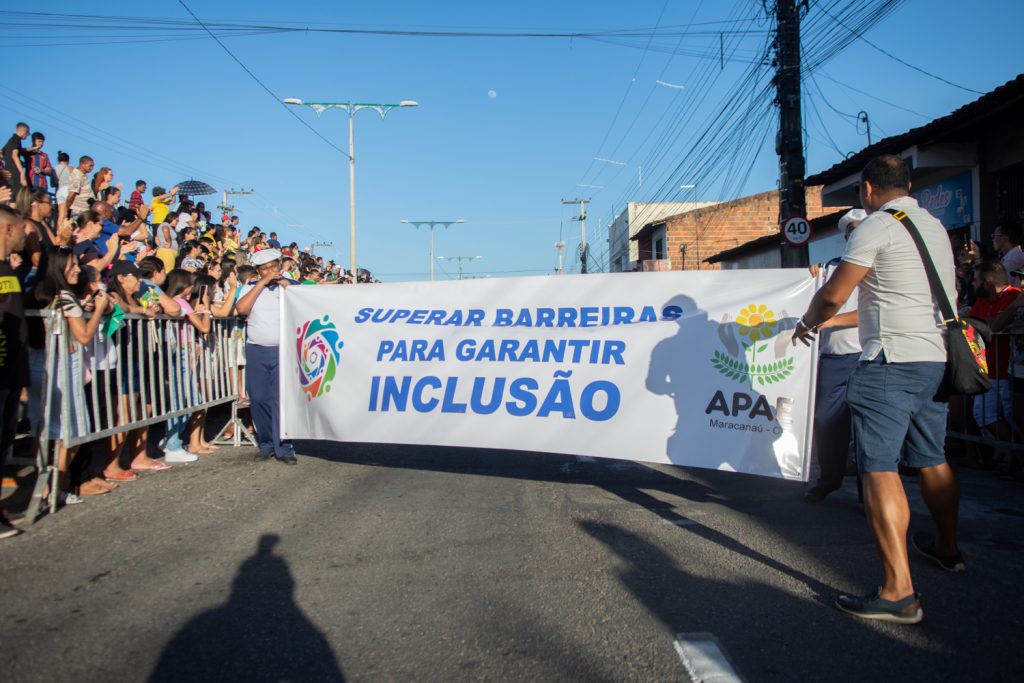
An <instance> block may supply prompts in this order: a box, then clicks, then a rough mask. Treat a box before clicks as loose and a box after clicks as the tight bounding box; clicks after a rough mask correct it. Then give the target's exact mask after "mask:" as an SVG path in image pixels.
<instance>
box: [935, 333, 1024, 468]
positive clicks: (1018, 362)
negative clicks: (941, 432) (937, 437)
mask: <svg viewBox="0 0 1024 683" xmlns="http://www.w3.org/2000/svg"><path fill="white" fill-rule="evenodd" d="M986 357H987V360H988V367H989V377H990V378H991V379H992V389H991V390H990V391H989V392H988V393H987V394H982V395H978V396H954V397H952V398H951V399H950V410H949V425H948V430H947V436H948V437H949V438H950V439H952V440H954V441H960V442H961V443H962V446H963V449H964V455H965V456H967V457H968V459H972V460H973V459H977V460H978V461H981V460H982V454H981V450H980V449H979V447H986V448H989V449H992V452H991V453H990V454H988V455H987V456H986V457H985V459H988V458H989V457H994V458H995V459H999V458H1009V457H1010V456H1011V454H1014V453H1016V454H1018V456H1019V455H1021V454H1022V452H1024V434H1022V431H1021V429H1022V427H1024V419H1022V418H1024V326H1017V327H1013V328H1009V329H1007V330H1004V331H1002V332H998V333H994V334H992V336H991V338H990V340H989V343H988V346H987V347H986Z"/></svg>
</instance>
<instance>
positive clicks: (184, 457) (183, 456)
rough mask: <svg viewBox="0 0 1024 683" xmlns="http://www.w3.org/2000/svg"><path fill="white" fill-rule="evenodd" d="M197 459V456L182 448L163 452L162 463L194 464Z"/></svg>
mask: <svg viewBox="0 0 1024 683" xmlns="http://www.w3.org/2000/svg"><path fill="white" fill-rule="evenodd" d="M198 459H199V456H198V455H195V454H194V453H189V452H188V451H186V450H185V449H184V448H179V449H178V450H176V451H164V462H195V461H196V460H198Z"/></svg>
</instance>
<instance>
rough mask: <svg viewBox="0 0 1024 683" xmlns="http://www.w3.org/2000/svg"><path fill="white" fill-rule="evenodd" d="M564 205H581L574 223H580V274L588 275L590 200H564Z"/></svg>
mask: <svg viewBox="0 0 1024 683" xmlns="http://www.w3.org/2000/svg"><path fill="white" fill-rule="evenodd" d="M562 203H563V204H579V205H580V215H579V216H576V217H575V218H573V220H574V221H579V222H580V272H581V273H584V274H586V272H587V204H589V203H590V200H589V199H579V198H576V199H563V200H562Z"/></svg>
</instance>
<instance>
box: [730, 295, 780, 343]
mask: <svg viewBox="0 0 1024 683" xmlns="http://www.w3.org/2000/svg"><path fill="white" fill-rule="evenodd" d="M736 323H737V324H738V325H739V326H740V330H739V332H740V334H742V335H743V336H745V337H747V338H749V339H750V341H752V342H756V341H759V340H761V339H768V338H769V337H771V336H772V335H774V334H775V326H776V325H778V324H779V323H778V321H776V320H775V312H774V311H771V310H769V309H768V307H767V306H765V305H764V304H750V305H749V306H747V307H746V308H743V309H742V310H740V314H739V315H738V316H736Z"/></svg>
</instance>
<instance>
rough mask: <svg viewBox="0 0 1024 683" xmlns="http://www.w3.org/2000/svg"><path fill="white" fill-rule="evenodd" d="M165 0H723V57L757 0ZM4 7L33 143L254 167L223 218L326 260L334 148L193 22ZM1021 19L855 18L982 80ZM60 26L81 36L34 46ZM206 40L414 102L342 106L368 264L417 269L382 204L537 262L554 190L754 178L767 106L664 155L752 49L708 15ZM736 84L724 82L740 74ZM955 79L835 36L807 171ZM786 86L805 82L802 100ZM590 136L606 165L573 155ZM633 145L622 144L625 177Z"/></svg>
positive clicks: (498, 253)
mask: <svg viewBox="0 0 1024 683" xmlns="http://www.w3.org/2000/svg"><path fill="white" fill-rule="evenodd" d="M186 2H187V3H188V5H189V6H190V7H191V9H192V10H193V11H194V12H195V13H196V14H197V15H198V16H199V17H200V18H201V19H203V20H204V21H211V22H212V21H258V22H261V23H266V24H275V25H283V24H285V23H286V22H287V23H288V25H289V26H293V25H294V26H300V25H310V26H333V27H341V26H345V27H362V28H386V29H392V28H405V29H410V30H470V31H477V30H483V31H487V30H496V31H512V30H515V31H521V32H574V33H579V32H587V31H608V30H615V29H627V28H649V27H655V26H658V27H661V28H662V29H663V30H665V29H667V28H668V27H673V26H675V27H678V28H683V27H688V29H689V30H690V31H696V30H703V31H717V30H719V29H721V28H722V27H723V26H724V25H723V24H721V23H714V24H712V23H706V22H722V21H723V20H727V19H731V18H732V19H741V20H743V22H742V23H735V24H731V25H730V26H732V27H742V28H743V29H744V30H748V31H751V33H748V34H743V35H742V36H740V35H736V34H730V35H729V36H727V37H725V38H723V42H724V43H725V45H726V53H727V54H731V55H732V56H735V57H738V58H742V57H747V56H750V55H754V54H756V53H757V51H758V50H759V49H760V48H761V47H762V46H763V44H764V41H765V35H764V31H765V30H766V29H767V28H768V24H767V23H766V22H764V21H763V14H759V11H760V10H759V8H760V6H761V3H760V2H756V1H754V0H743V1H742V2H729V1H723V2H711V1H707V0H705V1H704V2H698V1H696V0H694V1H685V2H683V1H674V2H673V1H670V2H666V1H665V0H635V1H634V2H631V3H628V4H627V3H622V2H534V1H532V0H523V1H521V2H516V3H479V2H430V3H422V2H388V3H350V2H338V3H326V2H303V1H293V2H289V3H287V4H282V3H280V2H262V1H254V2H245V3H242V2H211V1H207V0H186ZM833 3H835V0H827V1H826V2H824V3H818V2H814V3H812V6H811V13H810V15H809V16H808V17H807V18H805V20H804V21H805V26H809V27H810V30H808V31H805V33H804V35H803V40H804V44H805V51H807V52H808V53H810V52H811V51H812V50H818V51H819V53H820V51H821V50H822V49H824V48H825V47H827V45H824V42H825V41H823V40H822V36H823V35H824V34H822V33H819V32H820V31H822V30H824V28H825V27H827V26H828V25H830V23H832V20H831V19H830V18H829V17H827V16H824V15H823V14H822V12H823V10H822V9H821V6H824V7H825V9H827V8H828V7H829V5H832V4H833ZM838 4H839V6H842V5H845V4H846V3H845V2H840V3H838ZM8 7H9V5H8ZM834 9H835V8H834V7H833V11H834ZM46 11H48V12H58V13H60V12H66V13H85V12H87V11H88V12H97V13H98V12H100V11H102V13H103V14H105V15H113V16H132V17H140V16H145V17H168V18H174V19H177V20H187V19H189V17H188V14H187V13H186V12H185V10H184V9H183V8H182V7H181V5H180V4H179V3H178V2H175V1H161V2H147V3H126V2H119V1H114V2H108V3H105V4H104V5H103V6H102V10H99V9H96V10H85V9H82V5H81V4H80V3H73V2H59V1H56V0H55V1H53V2H50V3H48V5H47V6H46ZM758 17H761V19H762V20H761V21H758V20H757V18H758ZM815 17H817V18H816V20H815V21H816V23H812V22H811V20H812V19H814V18H815ZM0 23H5V22H0ZM6 23H7V24H8V25H7V26H5V27H0V38H2V40H0V51H2V52H4V53H6V54H5V56H6V57H7V58H8V64H11V61H10V60H11V58H12V57H13V53H14V52H15V51H17V52H19V53H21V54H22V55H23V56H25V58H26V65H25V68H24V69H21V70H15V69H7V70H5V73H4V75H3V76H2V77H0V94H2V95H3V96H2V97H0V127H2V128H3V129H4V130H8V129H13V125H14V123H15V122H16V121H18V120H26V121H27V122H29V123H30V125H31V126H32V128H33V130H36V129H38V130H42V131H44V132H45V133H46V134H47V149H48V151H49V152H50V153H51V155H54V156H55V153H56V151H57V149H63V150H66V151H68V152H69V153H71V154H72V156H73V157H74V158H76V159H77V156H78V155H80V154H83V153H88V154H90V155H92V156H94V157H95V158H96V160H97V163H98V165H106V166H111V167H112V168H113V169H114V171H115V174H116V180H117V181H121V182H124V183H125V185H126V187H127V186H130V185H131V183H133V182H134V180H135V179H136V178H138V177H141V178H145V179H146V180H148V181H149V183H150V186H152V185H154V184H162V185H167V186H169V185H171V184H173V183H174V182H175V181H179V180H182V179H185V178H188V177H195V178H198V179H202V180H205V181H207V182H210V183H211V184H212V185H214V186H215V187H216V188H218V189H222V188H225V187H231V188H246V189H248V188H253V189H255V191H256V194H255V195H253V196H252V197H244V198H239V199H238V200H237V201H236V204H237V206H238V207H239V208H240V209H241V214H240V215H241V217H242V222H243V225H244V226H250V225H252V224H257V225H260V226H261V227H263V228H265V229H268V230H269V229H275V230H277V232H278V233H279V234H280V235H281V236H282V237H283V238H285V239H295V240H296V241H298V242H299V243H300V244H309V243H311V242H313V241H325V242H333V247H330V248H321V249H320V250H319V253H321V254H324V255H329V256H333V257H335V258H339V259H341V261H342V262H343V263H346V264H347V262H348V163H347V159H346V157H344V156H343V155H341V154H339V153H338V152H337V151H336V150H334V149H331V148H330V147H329V146H328V145H327V144H325V143H324V142H323V141H322V140H320V139H319V138H317V137H316V136H315V135H313V134H312V133H311V132H310V131H309V130H307V129H306V128H304V127H303V126H302V125H301V124H300V123H299V122H297V121H296V120H294V119H293V118H292V117H291V116H290V115H289V114H288V113H287V112H286V111H285V110H284V109H283V108H282V107H280V106H278V105H277V104H275V103H274V102H273V101H272V100H271V98H270V96H269V95H268V94H267V93H266V92H265V91H264V90H262V89H261V88H260V86H259V85H257V84H256V83H255V82H254V81H253V80H252V79H251V78H250V77H249V76H248V75H246V73H245V72H244V71H242V69H241V68H240V67H239V66H238V65H237V64H236V63H235V62H234V61H232V59H231V58H230V57H229V56H228V55H227V54H226V53H225V52H224V51H223V50H222V49H221V48H220V47H219V46H218V45H217V44H216V43H214V42H213V41H212V40H210V39H208V38H206V39H199V40H187V41H177V40H175V41H165V42H130V41H134V40H137V39H138V38H139V36H141V32H139V31H134V32H129V31H114V30H111V29H105V30H92V31H88V30H84V29H81V28H75V27H67V28H48V29H45V30H30V29H26V28H19V27H11V26H10V22H6ZM1021 25H1024V3H1009V2H996V1H994V0H987V1H981V2H975V3H972V4H970V5H969V6H968V5H965V4H964V3H962V2H961V3H955V2H953V1H952V0H937V1H926V0H911V1H909V2H906V3H903V4H901V5H900V6H899V8H898V9H897V10H896V11H895V12H894V13H892V14H891V15H889V16H887V17H886V18H885V19H884V20H883V21H881V22H879V23H878V24H876V25H873V26H871V27H870V29H869V30H868V31H867V32H866V33H865V37H866V38H867V39H869V40H870V41H872V42H873V43H875V44H876V45H878V46H879V47H882V48H884V49H885V50H887V51H889V52H891V53H892V54H893V55H895V56H897V57H899V58H902V59H904V60H906V61H908V62H910V63H912V64H914V65H917V66H919V67H921V68H924V69H926V70H927V71H930V72H932V73H934V74H936V75H939V76H941V77H943V78H945V79H947V80H949V81H952V82H954V83H957V84H959V85H962V86H965V87H967V88H971V89H974V90H978V91H983V92H984V91H988V90H990V89H992V88H993V87H996V86H998V85H1000V84H1002V83H1004V82H1005V81H1007V80H1010V79H1011V78H1013V77H1015V76H1016V75H1017V74H1018V73H1020V72H1021V71H1022V69H1021V61H1022V60H1021V58H1020V56H1019V48H1018V47H1017V43H1018V40H1017V38H1018V34H1019V30H1020V26H1021ZM146 35H149V34H146ZM168 35H170V34H168ZM61 42H68V43H70V42H94V43H99V44H90V45H63V46H55V45H51V46H49V47H39V46H38V45H39V44H40V43H61ZM224 42H225V44H226V45H227V46H228V47H229V48H230V49H231V50H232V51H233V52H234V53H235V54H236V55H237V56H238V58H239V59H241V60H242V61H243V62H244V63H245V64H246V66H247V67H249V68H250V69H251V70H252V71H253V72H254V73H255V74H256V75H257V76H258V77H259V78H260V79H261V80H262V81H263V82H264V83H265V84H266V85H267V87H269V88H270V89H271V90H272V91H273V92H274V93H275V94H277V95H279V96H280V97H298V98H302V99H305V100H336V101H345V100H349V99H352V100H355V101H362V102H395V101H399V100H403V99H412V100H417V101H418V102H419V103H420V106H419V107H418V108H415V109H403V110H396V111H393V112H392V113H391V114H389V115H388V117H387V119H386V120H384V121H381V120H380V118H379V117H378V116H377V115H376V114H375V113H373V112H371V111H362V112H359V113H358V114H357V116H356V126H355V129H356V160H357V162H356V163H357V168H356V198H357V224H358V235H359V252H358V253H359V265H360V266H361V267H367V268H369V269H371V270H372V271H373V272H374V273H375V274H377V275H378V276H379V277H381V279H384V280H389V281H399V280H416V279H426V278H427V273H428V271H429V263H428V235H427V232H426V230H425V229H420V230H415V229H413V228H412V227H410V226H407V225H402V224H400V223H399V220H400V219H403V218H407V219H413V220H426V219H434V220H448V219H451V220H454V219H458V218H460V219H464V220H465V221H466V223H465V224H464V225H459V226H452V228H450V229H448V230H447V231H445V230H444V229H441V228H439V229H438V231H437V232H436V233H435V236H436V241H437V254H438V255H444V256H457V255H472V256H476V255H480V256H483V257H484V258H483V259H482V260H479V261H475V262H472V263H468V264H466V272H467V274H471V275H481V276H482V275H491V276H494V277H499V276H502V275H513V274H524V275H527V274H536V275H543V274H545V273H550V272H552V270H553V268H554V266H555V263H556V251H555V249H554V246H553V245H554V243H555V242H556V241H557V240H558V239H559V236H560V234H561V235H562V236H563V237H564V238H565V240H566V242H567V245H568V246H567V253H569V254H571V253H572V252H573V251H574V250H575V249H576V247H577V245H578V242H579V225H578V223H574V222H572V221H571V218H572V217H573V216H575V215H576V213H578V212H577V211H574V210H573V209H572V208H571V207H564V206H562V205H561V203H560V202H561V200H562V199H563V198H570V197H574V196H583V197H590V198H591V199H592V204H591V207H590V211H589V214H588V226H587V227H588V233H589V234H590V238H591V241H592V248H593V249H594V251H595V253H597V254H601V253H603V252H604V251H605V238H606V236H607V233H606V230H605V227H606V226H607V224H608V221H609V219H610V218H611V216H612V215H614V214H615V213H618V212H619V211H621V210H622V208H623V207H624V203H625V201H627V200H633V201H637V200H639V201H651V200H677V201H679V200H687V199H691V198H692V197H694V196H695V195H696V198H697V199H700V200H713V199H730V198H733V197H734V196H738V195H741V194H750V193H754V192H760V191H765V190H769V189H772V188H773V187H774V186H775V180H776V175H777V162H776V159H775V158H774V155H773V145H772V140H773V138H772V134H773V133H772V131H773V130H774V120H773V119H772V118H771V114H770V113H767V114H766V115H765V116H763V117H761V121H760V123H759V124H758V125H757V127H756V134H754V135H751V136H748V137H749V139H745V140H744V141H743V142H744V144H743V146H742V149H737V150H736V151H739V152H740V158H741V160H742V163H736V164H725V165H721V164H720V165H719V166H720V167H721V169H722V170H721V171H720V172H718V173H717V174H716V173H714V172H706V173H705V172H703V171H702V172H701V173H699V174H697V175H694V176H693V177H687V176H686V175H685V174H686V173H687V168H688V167H687V159H690V160H691V161H693V164H691V166H692V165H694V164H696V161H694V159H695V158H696V157H694V155H693V153H692V151H693V150H694V149H695V147H694V141H695V140H696V139H697V138H698V137H699V136H700V134H701V133H702V132H703V131H704V130H705V129H707V128H708V127H709V126H711V125H712V124H713V119H714V113H715V112H716V111H718V109H719V108H720V107H721V104H722V102H723V101H724V100H725V98H726V97H728V96H729V93H730V92H731V91H732V89H733V88H734V87H735V85H736V83H737V82H738V81H739V80H740V79H741V77H742V76H743V75H744V73H745V72H747V71H748V70H751V69H754V67H752V66H751V65H750V64H748V63H746V62H743V61H727V62H726V63H725V66H724V68H720V65H719V62H718V54H719V38H718V36H715V35H703V36H694V37H692V38H684V39H682V40H680V39H679V38H678V37H676V36H671V37H666V36H661V37H657V38H654V39H652V40H651V41H650V43H649V44H648V38H647V37H646V36H641V37H637V38H633V39H629V41H628V42H629V43H630V45H629V46H622V45H613V44H607V43H603V42H595V41H591V40H584V39H578V38H577V39H572V40H570V39H566V38H560V39H548V38H517V39H499V38H484V37H479V38H477V37H474V38H453V37H445V38H436V37H413V36H379V35H342V34H316V33H280V34H269V35H267V34H264V35H257V36H249V37H230V38H225V40H224ZM12 45H35V47H12ZM644 48H646V49H644ZM670 50H681V51H684V52H686V54H668V53H667V51H670ZM694 52H706V53H707V54H708V55H709V56H710V58H706V57H705V58H699V57H695V56H693V53H694ZM31 63H34V64H37V65H38V66H39V69H38V70H35V69H33V67H32V66H31ZM72 65H74V66H72ZM766 68H767V67H761V68H760V71H761V72H764V71H765V70H766ZM656 80H662V81H663V82H665V83H669V84H672V85H677V86H678V85H682V86H684V87H683V88H673V87H670V86H664V85H658V84H657V83H656V82H655V81H656ZM837 82H838V83H837ZM840 83H842V84H843V85H840ZM58 86H59V90H58ZM808 90H809V91H810V92H809V93H808V92H807V91H808ZM819 90H820V92H819ZM857 90H859V91H863V93H866V94H862V93H858V92H857ZM752 94H753V93H752V92H742V91H740V95H741V96H742V97H744V98H746V97H749V96H751V95H752ZM977 97H978V96H977V95H976V94H973V93H970V92H966V91H965V90H963V89H959V88H956V87H953V86H950V85H946V84H943V83H941V82H939V81H937V80H935V79H933V78H930V77H927V76H925V75H922V74H920V73H918V72H916V71H914V70H912V69H910V68H908V67H906V66H903V65H901V64H899V63H897V62H896V61H894V60H893V59H891V58H890V57H887V56H885V55H883V54H881V53H880V52H879V51H878V50H876V49H875V48H874V47H871V46H869V45H867V44H866V43H864V42H862V41H860V40H854V42H853V43H852V44H851V45H849V46H848V47H846V48H845V50H843V51H842V52H840V53H839V54H837V55H836V56H834V57H832V58H831V59H830V60H829V61H827V62H825V63H824V64H823V65H821V66H820V67H819V68H818V69H817V70H816V71H815V72H814V80H813V82H812V83H805V121H806V123H805V127H806V129H807V132H808V134H809V138H808V139H807V140H806V144H807V152H808V171H809V172H810V173H813V172H815V171H818V170H821V169H823V168H826V167H828V166H830V165H832V164H833V163H835V162H836V161H838V160H839V159H840V158H841V155H840V152H843V153H845V152H848V151H854V150H857V149H859V148H861V147H862V146H864V144H865V142H866V139H865V136H864V135H863V127H860V129H858V127H857V126H856V122H855V121H854V120H853V119H852V118H850V117H849V116H848V115H850V114H856V113H857V112H858V111H860V110H865V111H867V112H868V114H869V116H870V118H871V122H872V137H873V138H874V139H876V140H877V139H879V138H880V137H883V136H884V135H886V134H890V135H891V134H897V133H900V132H903V131H905V130H906V129H908V128H911V127H914V126H918V125H921V124H923V123H926V122H927V121H928V120H930V119H931V118H933V117H937V116H942V115H945V114H947V113H949V112H950V111H952V110H953V109H955V108H957V107H959V106H961V105H963V104H965V103H967V102H969V101H972V100H973V99H976V98H977ZM807 98H813V99H814V106H815V108H816V110H817V112H815V111H814V109H812V107H811V106H810V105H809V104H808V103H806V101H807ZM908 110H910V111H908ZM765 111H766V112H770V111H771V110H765ZM840 112H842V113H840ZM912 112H913V113H912ZM296 113H298V114H299V115H300V116H302V117H303V119H304V120H305V121H306V122H307V123H308V124H310V125H311V126H313V127H314V128H316V130H317V131H318V132H320V133H321V134H322V135H324V136H325V137H327V138H328V139H330V140H331V141H332V142H333V143H334V144H336V145H338V146H339V147H343V148H345V147H347V117H346V115H345V114H344V113H343V112H341V111H328V112H326V113H325V114H324V115H323V116H322V117H321V118H320V119H317V118H316V116H315V115H314V113H313V112H312V111H311V110H309V109H308V108H298V109H296ZM4 122H6V123H4ZM762 134H764V142H763V144H761V141H762ZM830 138H831V139H830ZM602 142H603V144H602ZM595 156H600V157H604V158H610V159H613V160H615V161H619V162H622V163H624V164H626V165H624V166H623V165H615V164H608V163H602V162H595V161H593V157H595ZM729 156H731V154H730V155H729ZM638 167H643V168H642V173H643V176H644V178H643V184H642V185H638V181H637V179H638V171H639V168H638ZM700 168H703V167H700ZM694 173H695V171H694ZM693 180H699V181H700V183H698V187H697V188H696V189H685V190H684V189H680V188H679V185H681V184H692V181H693ZM581 185H593V186H597V187H581ZM598 230H600V232H598ZM454 273H455V268H454V266H453V265H452V264H451V263H448V262H441V263H439V264H438V277H447V276H449V275H452V274H454Z"/></svg>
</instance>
